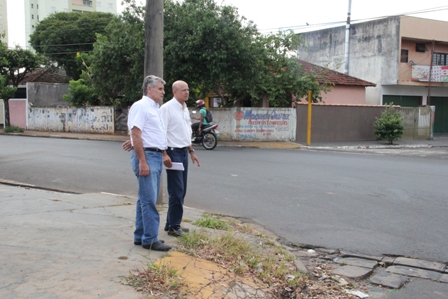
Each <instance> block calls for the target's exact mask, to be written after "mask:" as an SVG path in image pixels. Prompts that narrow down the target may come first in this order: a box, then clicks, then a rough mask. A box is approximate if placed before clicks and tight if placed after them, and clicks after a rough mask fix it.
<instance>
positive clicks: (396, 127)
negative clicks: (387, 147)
mask: <svg viewBox="0 0 448 299" xmlns="http://www.w3.org/2000/svg"><path fill="white" fill-rule="evenodd" d="M392 105H393V104H392V103H391V104H390V105H389V106H388V107H386V110H385V111H384V112H383V113H382V114H381V117H379V118H378V117H377V118H376V120H375V123H374V124H373V128H374V130H375V136H376V138H377V140H388V141H389V144H393V143H394V141H395V140H398V139H400V138H401V136H403V132H404V125H403V117H401V115H400V112H399V111H397V110H395V108H394V107H393V106H392Z"/></svg>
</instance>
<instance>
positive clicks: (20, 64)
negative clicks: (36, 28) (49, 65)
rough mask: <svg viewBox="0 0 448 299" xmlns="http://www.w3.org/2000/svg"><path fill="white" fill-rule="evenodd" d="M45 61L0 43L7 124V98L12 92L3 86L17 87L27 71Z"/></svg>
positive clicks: (37, 56) (32, 54)
mask: <svg viewBox="0 0 448 299" xmlns="http://www.w3.org/2000/svg"><path fill="white" fill-rule="evenodd" d="M45 62H46V61H45V59H44V58H43V57H42V56H40V55H38V54H34V53H33V52H31V51H29V50H24V49H21V48H19V47H16V48H15V49H8V47H7V46H6V44H4V43H0V75H1V76H2V77H3V78H4V79H3V80H2V82H1V83H2V84H1V85H2V86H3V91H4V93H3V99H4V100H5V114H6V115H5V118H6V119H5V120H6V124H7V125H8V124H9V105H8V99H9V98H10V97H12V96H13V94H11V90H10V89H8V88H5V87H6V86H10V85H12V87H13V88H17V86H18V85H19V83H20V82H21V81H22V80H23V79H24V78H25V76H26V75H27V74H28V73H30V72H32V71H34V70H35V69H37V68H38V67H40V66H41V65H42V64H44V63H45ZM14 92H15V90H14Z"/></svg>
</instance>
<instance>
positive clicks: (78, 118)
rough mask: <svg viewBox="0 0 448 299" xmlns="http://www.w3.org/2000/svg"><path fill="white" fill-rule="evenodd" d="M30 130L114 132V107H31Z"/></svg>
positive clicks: (29, 116) (29, 115)
mask: <svg viewBox="0 0 448 299" xmlns="http://www.w3.org/2000/svg"><path fill="white" fill-rule="evenodd" d="M28 128H29V129H30V130H42V131H58V132H84V133H106V134H113V133H114V109H113V108H112V107H86V108H75V107H54V108H53V107H43V108H29V112H28Z"/></svg>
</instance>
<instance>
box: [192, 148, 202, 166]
mask: <svg viewBox="0 0 448 299" xmlns="http://www.w3.org/2000/svg"><path fill="white" fill-rule="evenodd" d="M191 161H193V164H194V163H195V162H197V163H198V167H201V163H199V159H198V157H196V154H195V153H194V152H192V153H191Z"/></svg>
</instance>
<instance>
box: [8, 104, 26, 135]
mask: <svg viewBox="0 0 448 299" xmlns="http://www.w3.org/2000/svg"><path fill="white" fill-rule="evenodd" d="M9 120H10V122H11V123H10V125H11V126H17V127H20V128H22V129H26V99H10V100H9Z"/></svg>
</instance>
